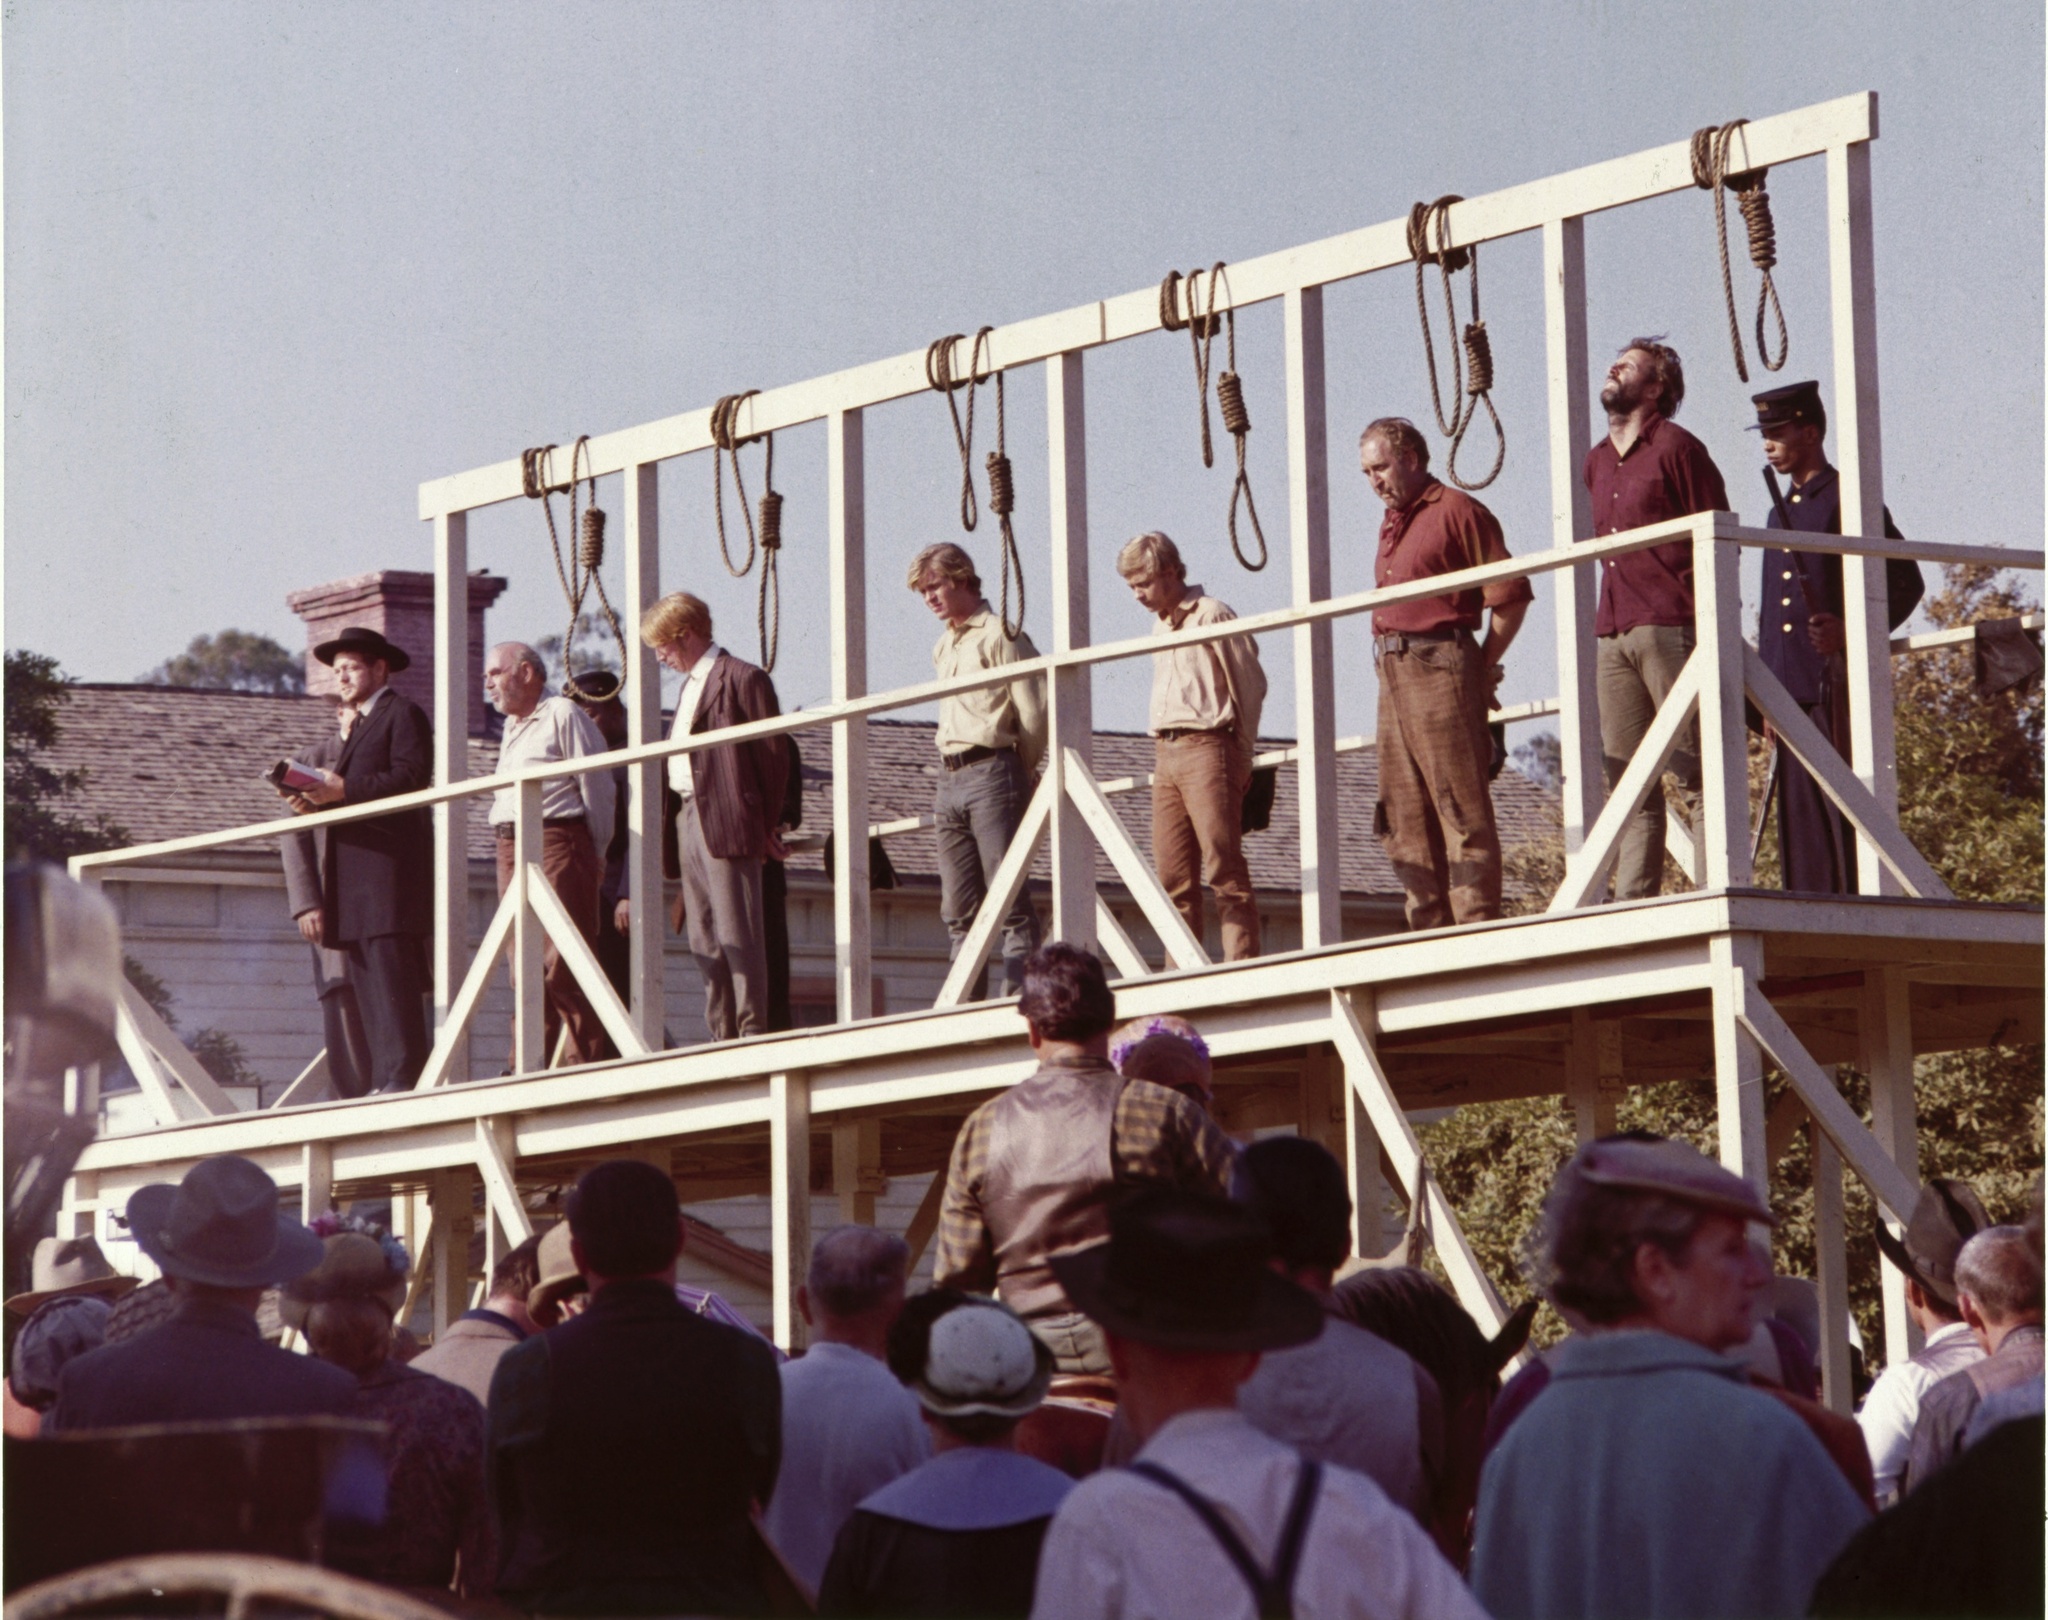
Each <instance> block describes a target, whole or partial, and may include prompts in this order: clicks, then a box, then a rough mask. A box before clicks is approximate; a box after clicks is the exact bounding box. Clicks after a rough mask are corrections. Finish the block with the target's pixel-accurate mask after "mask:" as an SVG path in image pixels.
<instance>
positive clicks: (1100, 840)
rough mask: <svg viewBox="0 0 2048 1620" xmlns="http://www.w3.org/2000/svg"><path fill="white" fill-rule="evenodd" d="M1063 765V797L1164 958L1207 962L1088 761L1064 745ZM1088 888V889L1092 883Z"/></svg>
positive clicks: (1180, 964)
mask: <svg viewBox="0 0 2048 1620" xmlns="http://www.w3.org/2000/svg"><path fill="white" fill-rule="evenodd" d="M1065 765H1066V770H1065V772H1064V777H1065V784H1066V790H1067V798H1068V801H1069V802H1070V803H1072V804H1073V805H1074V806H1075V807H1076V808H1077V809H1079V810H1080V812H1081V819H1082V821H1083V822H1084V823H1085V824H1086V825H1087V828H1088V830H1089V831H1090V832H1092V833H1093V834H1094V835H1095V842H1096V844H1097V846H1098V847H1099V848H1100V849H1101V850H1102V853H1103V854H1105V855H1107V856H1108V857H1109V864H1110V865H1111V866H1113V867H1115V868H1116V875H1117V876H1118V877H1120V878H1122V879H1123V880H1124V887H1125V888H1126V889H1128V890H1129V891H1130V894H1131V898H1132V899H1133V900H1135V901H1137V903H1138V909H1139V910H1141V911H1142V912H1144V913H1145V920H1146V921H1147V922H1148V923H1150V924H1151V925H1152V931H1153V933H1155V934H1157V935H1158V936H1159V941H1160V943H1161V944H1162V945H1164V946H1165V947H1166V954H1167V957H1168V958H1169V959H1170V960H1171V961H1172V962H1173V964H1174V965H1175V966H1176V967H1183V968H1191V967H1207V966H1208V965H1209V953H1208V951H1206V950H1205V949H1203V947H1202V942H1201V941H1200V940H1198V939H1197V938H1195V936H1194V932H1193V930H1192V929H1190V928H1189V927H1188V924H1187V919H1186V918H1185V917H1183V916H1182V915H1181V914H1180V911H1179V910H1178V908H1176V907H1175V905H1174V903H1173V901H1172V899H1171V898H1169V897H1168V895H1167V892H1166V890H1165V888H1164V887H1163V886H1162V885H1161V883H1160V881H1159V875H1158V873H1156V872H1154V871H1153V870H1152V868H1151V866H1150V865H1149V864H1148V863H1147V862H1146V860H1145V857H1144V856H1143V855H1141V854H1139V852H1138V846H1137V845H1136V844H1134V843H1132V842H1131V835H1130V834H1129V833H1127V832H1125V831H1124V824H1123V823H1122V822H1121V821H1119V820H1117V815H1116V811H1115V810H1114V809H1113V808H1111V806H1110V802H1109V800H1108V799H1106V798H1104V797H1103V796H1102V789H1101V788H1099V787H1098V786H1096V784H1095V776H1094V773H1093V772H1091V771H1090V770H1089V769H1088V762H1087V761H1086V760H1085V759H1083V758H1082V757H1081V755H1080V754H1079V753H1078V752H1076V751H1075V750H1073V749H1069V750H1067V755H1066V760H1065ZM1090 887H1091V889H1092V887H1093V884H1092V882H1091V885H1090ZM1090 900H1091V904H1090V907H1089V917H1090V920H1091V921H1092V920H1093V917H1094V906H1093V904H1092V901H1093V895H1092V894H1091V896H1090Z"/></svg>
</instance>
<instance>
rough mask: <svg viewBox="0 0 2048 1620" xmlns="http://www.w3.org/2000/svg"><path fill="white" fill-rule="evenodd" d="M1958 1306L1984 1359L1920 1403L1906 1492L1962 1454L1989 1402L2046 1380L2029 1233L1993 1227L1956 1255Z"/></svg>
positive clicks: (2037, 1260)
mask: <svg viewBox="0 0 2048 1620" xmlns="http://www.w3.org/2000/svg"><path fill="white" fill-rule="evenodd" d="M1956 1302H1957V1303H1958V1304H1959V1305H1961V1306H1962V1308H1963V1320H1964V1321H1965V1322H1967V1323H1969V1324H1970V1333H1971V1336H1972V1337H1973V1338H1975V1339H1976V1341H1977V1343H1978V1344H1979V1345H1981V1346H1983V1349H1984V1359H1983V1360H1982V1361H1979V1362H1976V1363H1974V1364H1973V1365H1971V1366H1968V1367H1965V1368H1963V1369H1962V1371H1960V1372H1953V1373H1950V1374H1949V1375H1948V1377H1946V1378H1944V1379H1943V1380H1942V1381H1941V1382H1940V1383H1938V1384H1936V1385H1935V1386H1934V1387H1933V1388H1932V1389H1930V1390H1929V1391H1928V1392H1927V1393H1926V1394H1925V1395H1923V1396H1921V1397H1920V1416H1919V1419H1918V1420H1917V1421H1916V1422H1915V1423H1914V1425H1913V1453H1912V1456H1911V1458H1910V1459H1909V1460H1908V1461H1907V1463H1906V1487H1905V1488H1906V1489H1907V1490H1908V1491H1916V1490H1918V1489H1919V1488H1920V1487H1921V1486H1922V1485H1925V1484H1926V1483H1927V1481H1928V1480H1929V1479H1930V1478H1932V1477H1933V1476H1934V1475H1935V1474H1936V1473H1938V1472H1939V1471H1940V1470H1941V1469H1942V1468H1943V1467H1945V1466H1946V1465H1948V1464H1949V1463H1951V1462H1953V1461H1955V1459H1956V1458H1957V1457H1959V1456H1961V1455H1962V1452H1963V1437H1964V1435H1965V1434H1966V1433H1967V1432H1968V1430H1969V1427H1970V1419H1971V1418H1972V1417H1974V1416H1975V1415H1976V1412H1977V1408H1978V1407H1979V1406H1980V1405H1982V1404H1983V1402H1984V1400H1985V1398H1986V1397H1987V1396H1991V1395H1996V1394H1998V1393H2000V1392H2001V1391H2003V1390H2008V1389H2016V1388H2018V1387H2020V1386H2021V1385H2023V1384H2039V1383H2040V1382H2041V1376H2042V1338H2041V1318H2042V1289H2041V1254H2040V1250H2039V1249H2037V1248H2036V1247H2034V1245H2033V1244H2031V1243H2029V1242H2028V1241H2027V1233H2026V1229H2025V1228H2023V1227H2018V1226H1988V1227H1986V1228H1985V1229H1984V1230H1983V1231H1981V1232H1979V1233H1978V1234H1977V1235H1976V1236H1975V1237H1973V1238H1971V1239H1970V1241H1969V1242H1967V1243H1965V1244H1964V1245H1963V1250H1962V1253H1960V1254H1958V1255H1957V1256H1956Z"/></svg>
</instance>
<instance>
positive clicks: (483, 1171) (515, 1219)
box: [476, 1117, 533, 1273]
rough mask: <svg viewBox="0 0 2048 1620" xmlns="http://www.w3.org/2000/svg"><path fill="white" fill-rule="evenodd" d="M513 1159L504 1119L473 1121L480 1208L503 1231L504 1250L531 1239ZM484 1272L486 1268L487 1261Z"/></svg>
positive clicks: (509, 1124)
mask: <svg viewBox="0 0 2048 1620" xmlns="http://www.w3.org/2000/svg"><path fill="white" fill-rule="evenodd" d="M515 1160H516V1149H515V1147H514V1142H513V1131H512V1121H511V1120H509V1119H505V1118H502V1117H501V1118H497V1119H480V1120H478V1121H477V1122H476V1167H477V1173H478V1174H479V1175H481V1176H482V1177H483V1180H484V1206H485V1207H486V1208H487V1209H488V1210H489V1211H490V1213H491V1218H492V1219H493V1220H495V1221H496V1223H497V1224H498V1226H499V1227H500V1228H501V1229H502V1230H503V1231H504V1234H505V1237H506V1240H507V1243H506V1246H507V1247H508V1248H512V1247H517V1246H518V1245H519V1244H521V1243H524V1242H525V1241H526V1240H527V1239H528V1238H530V1237H532V1236H533V1220H532V1217H530V1216H529V1215H528V1214H527V1213H526V1204H525V1201H524V1200H522V1199H521V1198H520V1196H519V1183H518V1182H517V1181H516V1180H515V1179H514V1177H513V1174H512V1166H513V1164H514V1162H515ZM484 1269H485V1271H486V1273H488V1271H489V1270H490V1265H489V1263H488V1262H487V1263H486V1265H485V1268H484Z"/></svg>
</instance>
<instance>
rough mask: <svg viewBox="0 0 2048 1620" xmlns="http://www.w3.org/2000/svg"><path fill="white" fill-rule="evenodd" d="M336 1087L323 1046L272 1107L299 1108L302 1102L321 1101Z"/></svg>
mask: <svg viewBox="0 0 2048 1620" xmlns="http://www.w3.org/2000/svg"><path fill="white" fill-rule="evenodd" d="M333 1087H334V1074H333V1071H332V1070H331V1069H329V1068H328V1066H327V1048H326V1047H324V1046H323V1047H321V1048H320V1050H319V1051H318V1052H316V1053H314V1054H313V1061H312V1062H311V1063H308V1064H307V1065H306V1066H305V1067H304V1068H303V1069H301V1070H299V1073H298V1078H297V1079H295V1080H293V1081H292V1083H291V1084H290V1085H288V1086H286V1087H285V1088H284V1090H283V1092H282V1093H280V1094H279V1096H278V1099H277V1101H276V1102H274V1103H272V1104H271V1105H270V1106H271V1107H272V1108H297V1107H298V1106H299V1105H300V1104H302V1103H314V1102H319V1101H320V1100H321V1099H322V1098H323V1097H325V1096H326V1095H327V1094H328V1092H329V1091H331V1090H332V1089H333Z"/></svg>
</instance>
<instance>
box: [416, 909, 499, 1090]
mask: <svg viewBox="0 0 2048 1620" xmlns="http://www.w3.org/2000/svg"><path fill="white" fill-rule="evenodd" d="M518 915H519V889H518V886H517V885H516V884H515V885H513V886H512V887H510V888H508V889H506V891H505V898H504V899H502V900H500V901H499V902H498V909H497V911H496V912H494V913H493V914H492V916H491V920H490V923H489V925H488V926H487V927H486V928H485V929H484V937H483V939H482V941H481V942H480V943H479V944H478V946H477V948H476V955H475V956H474V957H472V958H471V959H470V964H469V971H468V972H467V973H466V974H464V975H463V978H462V988H461V989H460V990H458V991H457V992H456V994H455V999H454V1000H453V1001H451V1002H449V1003H448V1004H447V1007H446V1009H445V1011H444V1012H443V1014H442V1017H441V1028H440V1030H439V1032H438V1033H437V1034H436V1035H435V1037H434V1050H433V1051H432V1052H430V1053H428V1054H427V1066H426V1067H425V1068H424V1069H422V1070H420V1078H419V1083H418V1084H417V1085H416V1086H415V1087H414V1088H413V1089H414V1090H416V1091H431V1090H432V1089H433V1088H434V1087H436V1086H445V1085H448V1084H450V1083H451V1082H453V1081H455V1080H457V1079H466V1078H468V1075H467V1068H466V1066H467V1064H468V1062H469V1056H468V1054H469V1022H470V1020H471V1019H472V1018H474V1017H475V1016H476V1010H477V1007H478V1006H479V1005H480V1004H481V1003H482V1001H483V999H484V995H485V992H487V991H488V990H489V989H490V987H491V975H492V973H494V972H495V971H496V969H497V966H498V958H499V957H501V956H503V955H504V954H505V946H506V945H507V943H508V942H509V941H510V940H511V938H512V920H513V919H514V918H515V917H517V916H518Z"/></svg>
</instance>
